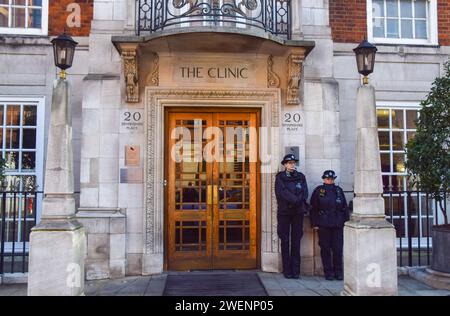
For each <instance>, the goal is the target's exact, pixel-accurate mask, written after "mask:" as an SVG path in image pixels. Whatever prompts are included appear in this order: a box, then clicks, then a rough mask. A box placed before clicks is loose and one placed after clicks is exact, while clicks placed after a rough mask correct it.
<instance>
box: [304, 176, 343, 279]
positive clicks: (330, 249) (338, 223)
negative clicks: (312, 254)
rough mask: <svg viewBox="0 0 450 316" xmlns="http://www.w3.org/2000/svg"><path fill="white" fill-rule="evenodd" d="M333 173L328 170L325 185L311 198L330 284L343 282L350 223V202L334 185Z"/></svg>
mask: <svg viewBox="0 0 450 316" xmlns="http://www.w3.org/2000/svg"><path fill="white" fill-rule="evenodd" d="M336 178H337V177H336V175H335V172H334V171H333V170H326V171H325V172H324V173H323V176H322V179H324V184H323V185H320V186H318V187H317V188H315V189H314V192H313V194H312V196H311V201H310V203H311V214H310V215H311V218H310V219H311V225H312V226H313V228H314V229H317V228H318V229H319V246H320V256H321V257H322V264H323V269H324V273H325V278H326V279H327V280H333V279H334V278H336V279H337V280H342V279H343V267H342V252H343V246H344V223H345V222H346V221H348V220H349V211H348V207H347V201H346V200H345V195H344V191H343V190H342V188H340V187H339V186H337V185H335V184H334V180H335V179H336Z"/></svg>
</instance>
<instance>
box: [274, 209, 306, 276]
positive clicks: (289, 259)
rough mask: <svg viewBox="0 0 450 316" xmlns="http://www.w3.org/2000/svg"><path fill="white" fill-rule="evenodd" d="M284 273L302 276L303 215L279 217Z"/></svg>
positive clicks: (279, 235)
mask: <svg viewBox="0 0 450 316" xmlns="http://www.w3.org/2000/svg"><path fill="white" fill-rule="evenodd" d="M277 231H278V237H279V238H280V240H281V257H282V259H283V273H284V274H292V275H300V240H301V238H302V236H303V213H300V214H293V215H278V229H277Z"/></svg>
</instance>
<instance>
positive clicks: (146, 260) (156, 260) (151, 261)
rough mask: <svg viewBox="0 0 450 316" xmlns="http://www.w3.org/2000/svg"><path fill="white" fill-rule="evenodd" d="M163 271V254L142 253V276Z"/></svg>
mask: <svg viewBox="0 0 450 316" xmlns="http://www.w3.org/2000/svg"><path fill="white" fill-rule="evenodd" d="M163 270H164V254H162V253H144V254H143V255H142V275H153V274H161V273H163Z"/></svg>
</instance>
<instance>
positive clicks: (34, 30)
mask: <svg viewBox="0 0 450 316" xmlns="http://www.w3.org/2000/svg"><path fill="white" fill-rule="evenodd" d="M47 24H48V0H0V34H17V35H47Z"/></svg>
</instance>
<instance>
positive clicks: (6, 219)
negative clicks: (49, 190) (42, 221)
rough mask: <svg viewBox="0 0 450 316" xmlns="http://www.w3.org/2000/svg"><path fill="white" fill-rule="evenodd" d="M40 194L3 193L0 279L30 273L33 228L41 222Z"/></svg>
mask: <svg viewBox="0 0 450 316" xmlns="http://www.w3.org/2000/svg"><path fill="white" fill-rule="evenodd" d="M42 194H43V192H40V191H31V192H30V191H2V192H0V275H1V274H5V273H26V272H27V271H28V253H29V251H28V246H29V241H30V232H31V228H32V227H34V226H35V225H36V221H37V219H38V217H37V212H38V208H37V205H38V203H39V201H40V200H41V199H42Z"/></svg>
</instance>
